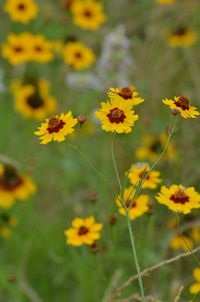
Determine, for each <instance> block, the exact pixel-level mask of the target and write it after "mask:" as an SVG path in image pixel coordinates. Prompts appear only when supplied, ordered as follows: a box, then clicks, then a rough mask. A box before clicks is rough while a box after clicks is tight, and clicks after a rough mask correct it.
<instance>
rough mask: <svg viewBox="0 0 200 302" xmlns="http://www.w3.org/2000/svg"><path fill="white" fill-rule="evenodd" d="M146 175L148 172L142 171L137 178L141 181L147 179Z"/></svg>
mask: <svg viewBox="0 0 200 302" xmlns="http://www.w3.org/2000/svg"><path fill="white" fill-rule="evenodd" d="M147 174H148V172H147V171H145V170H143V171H142V172H141V173H140V174H139V175H138V176H139V178H141V179H144V178H145V179H146V180H147V179H149V175H148V176H147Z"/></svg>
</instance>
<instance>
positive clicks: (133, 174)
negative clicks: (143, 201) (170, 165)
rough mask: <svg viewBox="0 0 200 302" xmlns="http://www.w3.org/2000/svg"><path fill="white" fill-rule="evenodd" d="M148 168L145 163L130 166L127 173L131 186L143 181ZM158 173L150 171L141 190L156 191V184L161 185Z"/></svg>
mask: <svg viewBox="0 0 200 302" xmlns="http://www.w3.org/2000/svg"><path fill="white" fill-rule="evenodd" d="M149 170H150V167H149V166H148V165H147V164H145V163H138V164H136V165H132V166H131V169H130V170H129V171H128V172H127V175H128V178H129V180H130V182H131V184H132V185H137V184H138V183H139V181H141V180H142V179H144V177H145V175H147V174H148V172H149ZM161 182H162V180H161V179H160V172H159V171H154V170H152V171H151V172H150V173H149V175H148V176H147V178H146V180H145V181H144V182H143V184H142V188H149V189H156V188H157V186H158V184H159V183H161Z"/></svg>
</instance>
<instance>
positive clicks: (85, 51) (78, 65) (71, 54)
mask: <svg viewBox="0 0 200 302" xmlns="http://www.w3.org/2000/svg"><path fill="white" fill-rule="evenodd" d="M95 59H96V57H95V54H94V53H93V51H92V50H91V49H89V48H88V47H86V46H85V45H84V44H83V43H81V42H68V43H67V44H66V46H65V47H64V61H65V63H66V64H69V65H71V66H72V67H73V68H74V69H77V70H80V69H83V68H86V67H89V66H90V65H91V64H92V63H93V62H94V61H95Z"/></svg>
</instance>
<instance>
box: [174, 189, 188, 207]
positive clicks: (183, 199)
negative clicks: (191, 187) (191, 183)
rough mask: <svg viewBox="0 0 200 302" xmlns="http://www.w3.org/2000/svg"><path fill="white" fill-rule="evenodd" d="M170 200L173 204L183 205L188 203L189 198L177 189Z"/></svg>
mask: <svg viewBox="0 0 200 302" xmlns="http://www.w3.org/2000/svg"><path fill="white" fill-rule="evenodd" d="M170 200H172V201H173V202H175V203H180V204H185V203H187V202H189V197H188V196H187V195H186V194H185V192H184V191H183V190H182V189H179V190H178V191H177V192H175V193H174V194H173V195H172V196H171V197H170Z"/></svg>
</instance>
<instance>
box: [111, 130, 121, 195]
mask: <svg viewBox="0 0 200 302" xmlns="http://www.w3.org/2000/svg"><path fill="white" fill-rule="evenodd" d="M115 135H116V133H114V134H113V138H112V146H111V154H112V160H113V165H114V169H115V173H116V176H117V180H118V184H119V188H120V192H122V184H121V180H120V177H119V172H118V169H117V164H116V160H115V154H114V141H115Z"/></svg>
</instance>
